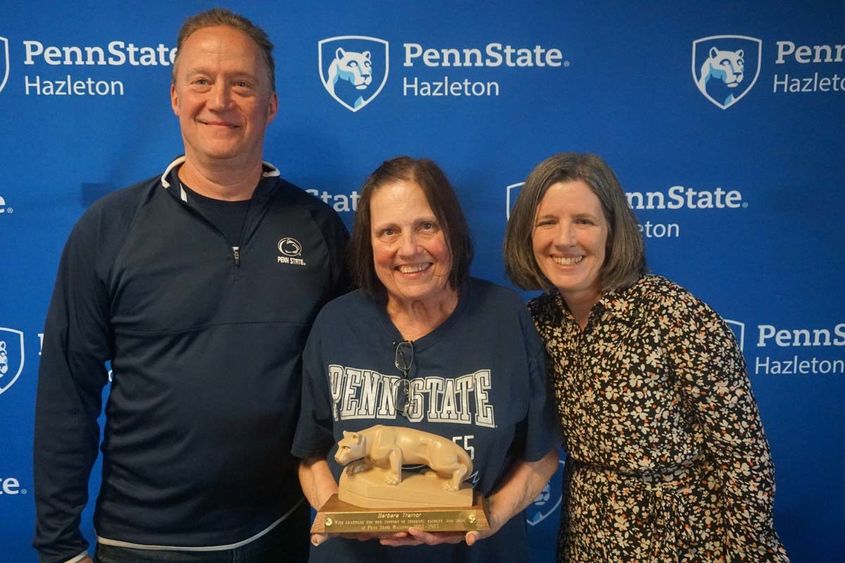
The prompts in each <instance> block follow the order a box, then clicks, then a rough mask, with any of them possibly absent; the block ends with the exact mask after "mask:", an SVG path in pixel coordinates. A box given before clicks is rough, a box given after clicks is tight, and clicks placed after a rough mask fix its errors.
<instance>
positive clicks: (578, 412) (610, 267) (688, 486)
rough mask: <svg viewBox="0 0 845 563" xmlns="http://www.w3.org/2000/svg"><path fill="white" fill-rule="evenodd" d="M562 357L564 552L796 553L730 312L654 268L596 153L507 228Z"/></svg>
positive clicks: (523, 196) (567, 162)
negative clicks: (778, 514) (787, 543)
mask: <svg viewBox="0 0 845 563" xmlns="http://www.w3.org/2000/svg"><path fill="white" fill-rule="evenodd" d="M505 262H506V268H507V272H508V275H509V276H510V278H511V279H512V280H513V281H514V283H516V284H517V285H519V286H520V287H522V288H524V289H545V290H546V293H545V294H544V295H542V296H541V297H538V298H537V299H534V300H532V301H531V302H530V303H529V308H530V311H531V314H532V316H533V318H534V322H535V324H536V326H537V329H538V330H539V332H540V334H541V336H542V337H543V339H544V341H545V343H546V350H547V352H548V354H549V358H550V365H551V372H552V378H553V385H554V390H555V395H556V399H557V405H558V414H559V417H560V422H561V428H562V430H563V436H564V445H565V448H566V450H567V452H568V454H569V457H568V461H567V466H566V475H565V478H564V479H565V486H564V489H565V493H564V495H565V498H566V503H565V506H564V508H563V513H562V524H561V532H560V537H559V560H560V561H570V562H590V563H596V562H611V561H613V562H616V561H619V562H625V563H628V562H636V561H649V562H651V561H673V562H674V561H707V562H710V561H714V562H715V561H723V562H728V561H743V562H747V561H778V562H784V561H788V558H787V555H786V551H785V550H784V548H783V546H782V544H781V542H780V540H779V539H778V536H777V534H776V533H775V530H774V525H773V520H772V504H773V499H774V471H773V466H772V460H771V454H770V451H769V446H768V443H767V442H766V438H765V436H764V435H763V428H762V426H761V423H760V415H759V412H758V410H757V405H756V403H755V401H754V398H753V396H752V394H751V388H750V384H749V381H748V377H747V375H746V370H745V362H744V360H743V357H742V354H741V352H740V350H739V349H738V347H737V345H736V342H735V341H734V339H733V336H732V333H731V331H730V330H729V329H728V328H727V326H726V325H725V323H724V322H723V321H722V319H721V318H720V317H719V316H718V315H717V314H716V313H715V312H714V311H713V310H712V309H711V308H710V307H708V306H707V305H706V304H704V303H702V302H701V301H699V300H698V299H696V298H695V297H694V296H693V295H691V294H690V293H689V292H687V291H686V290H684V289H683V288H681V287H679V286H678V285H676V284H674V283H672V282H671V281H669V280H667V279H665V278H663V277H659V276H654V275H647V274H646V273H645V272H646V266H645V255H644V251H643V242H642V237H641V235H640V232H639V230H638V227H637V221H636V219H635V217H634V214H633V212H632V211H631V209H630V207H629V206H628V203H627V200H626V198H625V194H624V192H623V191H622V188H621V186H620V185H619V182H618V180H617V179H616V177H615V175H614V174H613V172H612V171H611V170H610V168H609V167H608V166H607V164H606V163H605V162H604V161H603V160H602V159H600V158H599V157H597V156H595V155H589V154H574V153H562V154H558V155H554V156H552V157H550V158H548V159H546V160H545V161H543V162H542V163H540V164H539V165H538V166H537V167H536V168H535V169H534V170H533V171H532V173H531V175H530V176H529V177H528V179H527V181H526V183H525V186H524V187H523V188H522V190H521V193H520V196H519V200H518V201H517V203H516V206H515V207H514V209H513V212H512V213H511V218H510V222H509V224H508V227H507V233H506V237H505Z"/></svg>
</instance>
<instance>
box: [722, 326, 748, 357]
mask: <svg viewBox="0 0 845 563" xmlns="http://www.w3.org/2000/svg"><path fill="white" fill-rule="evenodd" d="M722 320H723V321H725V324H726V325H728V328H730V329H731V330H732V331H733V333H734V338H736V342H737V344H739V351H740V352H742V351H744V350H745V323H741V322H739V321H729V320H728V319H722Z"/></svg>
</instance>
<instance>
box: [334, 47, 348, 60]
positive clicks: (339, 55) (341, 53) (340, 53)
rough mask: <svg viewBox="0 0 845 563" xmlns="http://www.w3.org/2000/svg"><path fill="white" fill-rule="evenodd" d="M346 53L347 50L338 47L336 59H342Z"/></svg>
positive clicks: (335, 53)
mask: <svg viewBox="0 0 845 563" xmlns="http://www.w3.org/2000/svg"><path fill="white" fill-rule="evenodd" d="M345 55H346V52H345V51H344V50H343V49H341V48H340V47H338V48H337V51H335V52H334V56H335V58H336V59H342V58H343V57H344V56H345Z"/></svg>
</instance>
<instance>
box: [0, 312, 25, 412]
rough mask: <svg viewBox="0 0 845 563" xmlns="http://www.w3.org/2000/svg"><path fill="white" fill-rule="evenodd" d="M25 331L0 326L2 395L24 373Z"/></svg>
mask: <svg viewBox="0 0 845 563" xmlns="http://www.w3.org/2000/svg"><path fill="white" fill-rule="evenodd" d="M23 360H24V355H23V333H22V332H21V331H19V330H15V329H13V328H4V327H1V326H0V395H2V394H3V393H4V392H5V391H6V390H7V389H8V388H9V387H11V386H12V385H13V384H14V383H15V381H17V379H18V378H19V377H20V376H21V373H23Z"/></svg>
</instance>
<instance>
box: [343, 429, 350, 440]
mask: <svg viewBox="0 0 845 563" xmlns="http://www.w3.org/2000/svg"><path fill="white" fill-rule="evenodd" d="M350 434H352V432H347V431H346V430H344V431H343V439H344V440H345V439H346V438H349V435H350Z"/></svg>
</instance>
